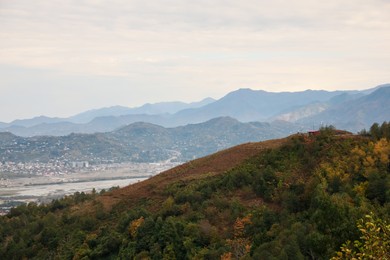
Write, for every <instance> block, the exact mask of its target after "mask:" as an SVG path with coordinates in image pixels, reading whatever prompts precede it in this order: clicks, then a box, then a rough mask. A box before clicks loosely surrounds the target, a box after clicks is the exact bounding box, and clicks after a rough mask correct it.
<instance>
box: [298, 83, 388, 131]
mask: <svg viewBox="0 0 390 260" xmlns="http://www.w3.org/2000/svg"><path fill="white" fill-rule="evenodd" d="M389 120H390V85H387V86H381V87H380V88H377V89H376V90H375V91H373V92H372V93H370V94H368V95H365V96H362V97H359V98H354V99H346V100H345V101H344V102H340V103H336V104H335V105H333V106H330V107H329V108H328V109H326V110H324V111H322V112H320V113H318V114H316V115H313V116H309V117H306V118H304V119H301V120H299V121H298V122H299V123H301V124H305V123H307V124H310V123H315V124H319V123H322V124H326V125H334V126H337V127H338V128H343V129H346V130H349V131H352V132H357V131H360V130H362V129H364V128H366V129H367V128H368V127H369V126H371V125H372V124H373V123H374V122H384V121H389Z"/></svg>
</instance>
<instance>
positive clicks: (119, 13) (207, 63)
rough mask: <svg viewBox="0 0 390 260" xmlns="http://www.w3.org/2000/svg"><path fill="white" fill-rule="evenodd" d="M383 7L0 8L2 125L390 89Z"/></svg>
mask: <svg viewBox="0 0 390 260" xmlns="http://www.w3.org/2000/svg"><path fill="white" fill-rule="evenodd" d="M389 15H390V0H327V1H324V0H320V1H316V0H272V1H269V0H257V1H255V0H239V1H237V0H234V1H230V0H225V1H222V0H212V1H210V0H197V1H193V0H191V1H190V0H158V1H157V0H149V1H145V0H110V1H98V0H96V1H95V0H34V1H31V0H0V121H3V122H9V121H11V120H13V119H17V118H31V117H34V116H39V115H46V116H58V117H66V116H71V115H73V114H76V113H79V112H82V111H85V110H88V109H91V108H100V107H106V106H113V105H122V106H129V107H134V106H139V105H142V104H144V103H147V102H151V103H154V102H160V101H175V100H180V101H185V102H191V101H197V100H200V99H203V98H205V97H214V98H220V97H222V96H223V95H225V94H226V93H228V92H230V91H233V90H236V89H239V88H252V89H263V90H267V91H296V90H305V89H326V90H335V89H368V88H372V87H375V86H376V85H379V84H383V83H389V82H390V18H389Z"/></svg>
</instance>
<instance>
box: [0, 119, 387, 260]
mask: <svg viewBox="0 0 390 260" xmlns="http://www.w3.org/2000/svg"><path fill="white" fill-rule="evenodd" d="M221 120H225V119H221ZM227 121H229V120H227ZM138 127H139V126H133V128H136V129H137V128H138ZM157 128H158V127H157ZM160 130H161V131H164V130H163V129H161V128H158V131H160ZM122 131H126V129H122ZM389 149H390V141H389V140H388V139H371V138H368V137H363V136H353V135H343V136H338V135H337V134H336V132H333V131H331V130H330V129H325V130H323V131H321V132H320V133H319V134H318V135H315V136H308V135H303V134H298V135H293V136H290V137H288V138H284V139H278V140H270V141H266V142H260V143H259V142H256V143H247V144H242V145H239V146H236V147H233V148H229V149H227V150H223V151H220V152H218V153H215V154H212V155H209V156H207V157H203V158H200V159H197V160H193V161H190V162H187V163H185V164H183V165H180V166H178V167H175V168H173V169H171V170H168V171H166V172H163V173H161V174H159V175H156V176H154V177H151V178H150V179H148V180H146V181H143V182H139V183H136V184H133V185H130V186H127V187H124V188H120V189H112V190H110V191H108V192H101V193H100V194H98V193H96V191H93V192H92V193H90V194H85V193H75V194H74V195H73V196H66V197H65V198H62V199H58V200H55V201H53V202H51V203H49V204H47V205H37V204H34V203H29V204H28V205H22V206H19V207H17V208H13V209H12V210H11V212H10V213H9V214H8V215H7V216H1V217H0V226H1V229H0V249H1V250H0V258H1V259H52V258H55V259H57V258H58V259H330V258H331V257H333V256H335V257H336V258H335V259H344V258H345V259H348V258H347V257H343V256H344V254H346V253H348V252H350V253H351V254H353V253H357V252H359V253H363V252H364V253H365V257H367V258H370V259H386V257H387V256H388V255H389V254H390V250H389V247H388V246H387V244H388V242H389V240H390V237H389V233H388V232H389V231H390V230H389V227H388V223H389V221H390V215H389V211H388V204H389V202H390V198H389V196H388V190H389V183H390V175H389V168H388V160H386V159H384V158H387V155H388V152H389ZM362 162H363V163H362ZM371 162H372V163H371ZM357 223H358V225H357ZM357 240H359V243H357V242H356V243H354V244H358V245H361V246H359V248H360V250H359V249H357V248H355V247H354V244H350V243H347V245H346V246H345V247H348V250H343V251H344V252H340V253H339V254H336V252H337V251H340V247H341V246H342V245H343V244H345V243H346V241H357ZM348 245H349V246H348ZM363 245H364V246H363ZM366 249H368V250H366Z"/></svg>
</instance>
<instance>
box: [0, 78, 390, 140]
mask: <svg viewBox="0 0 390 260" xmlns="http://www.w3.org/2000/svg"><path fill="white" fill-rule="evenodd" d="M386 88H390V84H384V85H380V86H377V87H375V88H373V89H368V90H363V91H323V90H306V91H300V92H280V93H274V92H266V91H263V90H251V89H239V90H237V91H233V92H230V93H228V94H227V95H225V96H224V97H222V98H221V99H219V100H213V99H210V98H208V99H204V100H202V101H200V102H194V103H190V104H186V103H182V102H162V103H156V104H145V105H144V106H141V107H138V108H133V109H127V108H124V107H111V108H103V109H98V110H92V111H87V112H84V113H81V114H79V115H76V116H74V117H72V118H73V120H74V121H77V122H82V121H84V122H85V121H88V120H89V122H88V123H74V122H69V121H72V118H68V119H60V118H47V117H38V118H35V119H28V120H16V121H14V122H12V123H10V124H4V123H2V124H0V130H2V131H9V132H12V133H14V134H16V135H20V136H34V135H54V136H62V135H67V134H70V133H96V132H109V131H113V130H115V129H117V128H120V127H122V126H125V125H128V124H131V123H135V122H148V123H152V124H157V125H161V126H163V127H177V126H184V125H187V124H195V123H202V122H205V121H208V120H211V119H213V118H217V117H224V116H228V117H232V118H235V119H237V120H239V121H241V122H253V121H262V122H272V121H274V120H284V121H288V122H290V123H296V124H297V126H296V127H297V128H299V127H298V125H299V126H302V125H303V126H304V128H303V129H308V128H312V127H313V125H314V126H315V128H317V127H319V126H320V125H324V124H325V125H329V124H332V125H334V126H336V127H338V128H343V129H348V130H350V131H353V132H358V131H360V130H361V129H362V128H368V127H369V126H370V125H371V124H372V123H374V122H376V121H377V122H382V121H384V120H388V116H387V115H388V111H389V109H390V108H389V104H388V99H386V98H383V96H382V95H377V94H375V93H376V92H377V91H381V89H386ZM382 94H385V95H387V93H382ZM365 97H367V99H366V98H365ZM375 100H377V101H375ZM359 102H363V103H364V105H359ZM188 107H191V108H188ZM182 108H184V109H182ZM177 110H179V111H178V112H176V113H173V114H172V113H169V112H175V111H177ZM353 111H359V113H354V112H353ZM122 113H126V114H123V115H119V114H122ZM99 115H100V116H99ZM102 115H104V116H102ZM343 115H345V116H343ZM94 116H97V117H94ZM37 123H38V124H37ZM34 124H35V125H34Z"/></svg>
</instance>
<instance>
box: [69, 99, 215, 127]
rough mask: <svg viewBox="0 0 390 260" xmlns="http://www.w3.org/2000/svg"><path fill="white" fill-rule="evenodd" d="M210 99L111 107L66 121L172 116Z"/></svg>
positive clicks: (208, 101)
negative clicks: (126, 116)
mask: <svg viewBox="0 0 390 260" xmlns="http://www.w3.org/2000/svg"><path fill="white" fill-rule="evenodd" d="M214 101H215V100H214V99H212V98H205V99H203V100H201V101H198V102H192V103H184V102H179V101H177V102H160V103H155V104H150V103H147V104H145V105H143V106H140V107H135V108H128V107H122V106H113V107H108V108H101V109H94V110H90V111H86V112H83V113H80V114H77V115H75V116H72V117H70V118H68V119H67V120H68V121H69V122H72V123H78V124H85V123H88V122H90V121H91V120H93V119H95V118H99V117H119V116H125V115H160V114H162V115H163V114H174V113H176V112H178V111H180V110H183V109H188V108H198V107H201V106H204V105H207V104H209V103H212V102H214Z"/></svg>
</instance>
